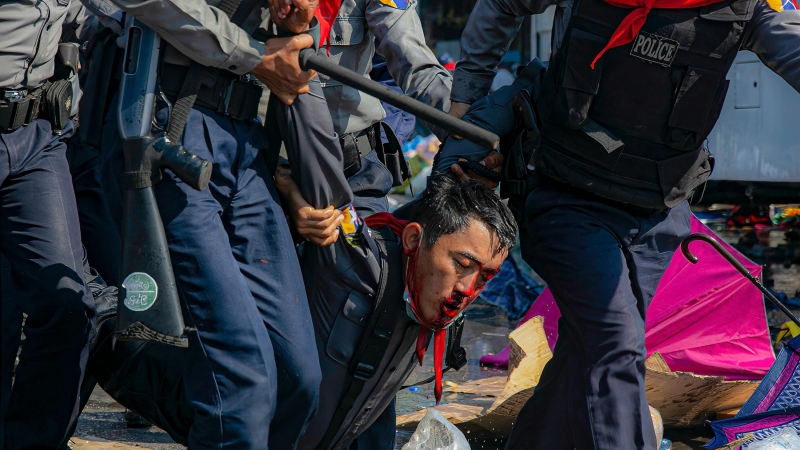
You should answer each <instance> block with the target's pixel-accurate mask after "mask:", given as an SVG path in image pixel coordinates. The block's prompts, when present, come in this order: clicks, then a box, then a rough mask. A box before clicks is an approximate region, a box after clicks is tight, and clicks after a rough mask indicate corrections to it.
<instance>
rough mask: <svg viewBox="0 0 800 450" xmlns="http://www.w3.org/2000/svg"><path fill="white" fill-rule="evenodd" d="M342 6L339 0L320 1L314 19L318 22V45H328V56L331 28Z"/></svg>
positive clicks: (329, 52)
mask: <svg viewBox="0 0 800 450" xmlns="http://www.w3.org/2000/svg"><path fill="white" fill-rule="evenodd" d="M341 6H342V1H341V0H320V2H319V5H318V6H317V10H316V11H314V17H316V18H317V20H318V21H319V40H320V41H321V42H320V43H319V45H320V46H322V45H323V44H328V54H329V55H330V54H331V47H330V42H329V41H330V40H331V26H332V25H333V21H334V20H336V16H338V15H339V8H340V7H341Z"/></svg>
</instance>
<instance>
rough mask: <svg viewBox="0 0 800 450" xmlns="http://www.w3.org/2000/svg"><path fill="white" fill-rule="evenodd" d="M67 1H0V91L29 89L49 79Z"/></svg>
mask: <svg viewBox="0 0 800 450" xmlns="http://www.w3.org/2000/svg"><path fill="white" fill-rule="evenodd" d="M68 10H69V0H37V1H33V0H22V1H15V0H0V37H2V42H3V44H2V51H0V89H32V88H36V87H38V86H41V85H42V84H44V82H45V81H46V80H47V79H48V78H50V77H51V76H53V70H54V62H53V61H54V60H55V57H56V52H57V51H58V41H59V38H60V37H61V25H62V24H63V22H64V18H65V17H66V15H67V11H68Z"/></svg>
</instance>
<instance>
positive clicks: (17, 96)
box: [3, 89, 28, 103]
mask: <svg viewBox="0 0 800 450" xmlns="http://www.w3.org/2000/svg"><path fill="white" fill-rule="evenodd" d="M26 95H28V91H27V89H14V90H5V91H3V98H4V99H5V101H7V102H9V103H14V102H18V101H20V100H22V99H24V98H25V96H26Z"/></svg>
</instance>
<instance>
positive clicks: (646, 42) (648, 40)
mask: <svg viewBox="0 0 800 450" xmlns="http://www.w3.org/2000/svg"><path fill="white" fill-rule="evenodd" d="M680 45H681V44H680V43H679V42H678V41H674V40H672V39H667V38H665V37H662V36H656V35H655V34H650V33H645V32H644V31H640V32H639V34H637V35H636V38H634V40H633V47H631V56H635V57H637V58H639V59H643V60H645V61H647V62H650V63H655V64H660V65H662V66H664V67H669V66H671V65H672V61H674V60H675V55H677V54H678V47H680Z"/></svg>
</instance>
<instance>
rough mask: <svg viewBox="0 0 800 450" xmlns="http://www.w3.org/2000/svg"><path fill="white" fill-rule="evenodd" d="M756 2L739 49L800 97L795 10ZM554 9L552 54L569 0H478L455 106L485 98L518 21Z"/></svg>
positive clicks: (799, 21)
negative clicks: (552, 6)
mask: <svg viewBox="0 0 800 450" xmlns="http://www.w3.org/2000/svg"><path fill="white" fill-rule="evenodd" d="M767 1H768V0H759V2H758V3H757V5H756V7H755V11H754V13H753V18H752V19H751V20H750V22H749V23H748V25H747V27H746V29H745V35H744V37H743V40H742V48H743V49H745V50H750V51H752V52H754V53H755V54H757V55H758V57H759V58H760V59H761V61H762V62H763V63H764V64H765V65H766V66H767V67H769V68H770V69H772V70H773V71H775V73H777V74H778V75H780V76H781V77H782V78H783V79H784V80H786V82H788V83H789V85H791V86H792V87H793V88H795V90H797V91H798V92H800V11H798V10H796V9H794V8H791V7H790V6H788V3H787V7H786V8H785V9H784V11H783V12H777V11H776V10H775V9H773V8H772V7H770V5H769V4H768V3H767ZM551 5H556V14H555V19H554V23H553V35H552V36H553V38H552V39H553V40H552V53H555V52H556V51H557V50H558V48H559V47H560V45H561V40H562V38H563V36H564V33H565V31H566V27H567V23H568V21H569V17H570V9H571V5H572V0H560V1H559V0H478V3H477V5H476V6H475V9H473V11H472V14H471V15H470V18H469V21H468V22H467V27H466V29H465V30H464V34H463V35H462V37H461V48H462V60H461V61H459V63H458V66H457V67H456V71H455V81H454V83H453V92H452V93H451V95H450V98H451V99H452V100H453V101H456V102H463V103H474V102H475V101H476V100H478V99H480V98H482V97H484V96H486V94H488V93H489V87H490V86H491V83H492V79H493V78H494V74H495V71H496V67H497V65H498V64H499V63H500V61H501V59H502V57H503V55H504V54H505V52H506V51H507V50H508V46H509V44H510V43H511V40H512V39H513V38H514V36H515V35H516V33H517V32H518V31H519V27H520V25H521V24H522V17H523V16H525V15H531V14H540V13H542V12H544V10H545V9H547V8H548V7H549V6H551Z"/></svg>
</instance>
